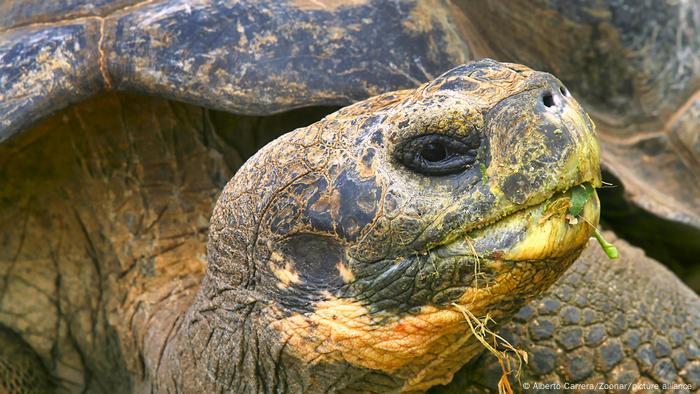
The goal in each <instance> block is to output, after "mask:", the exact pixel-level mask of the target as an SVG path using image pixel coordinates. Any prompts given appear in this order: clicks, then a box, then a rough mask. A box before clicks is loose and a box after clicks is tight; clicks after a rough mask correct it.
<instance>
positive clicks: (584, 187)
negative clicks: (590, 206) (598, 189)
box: [569, 183, 593, 217]
mask: <svg viewBox="0 0 700 394" xmlns="http://www.w3.org/2000/svg"><path fill="white" fill-rule="evenodd" d="M592 195H593V186H591V184H590V183H584V184H581V185H578V186H577V187H575V188H573V189H572V190H571V206H570V207H569V214H571V216H573V217H578V215H580V214H581V212H583V206H584V205H586V203H587V202H588V200H590V199H591V196H592Z"/></svg>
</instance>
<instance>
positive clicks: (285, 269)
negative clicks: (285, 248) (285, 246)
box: [270, 252, 301, 289]
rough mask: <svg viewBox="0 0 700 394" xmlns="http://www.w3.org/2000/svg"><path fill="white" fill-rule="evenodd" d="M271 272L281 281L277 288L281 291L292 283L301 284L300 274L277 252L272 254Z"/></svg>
mask: <svg viewBox="0 0 700 394" xmlns="http://www.w3.org/2000/svg"><path fill="white" fill-rule="evenodd" d="M282 264H284V265H282ZM270 270H271V271H272V273H273V274H274V275H275V277H276V278H277V279H279V283H278V284H277V287H279V288H281V289H286V288H287V287H289V285H290V284H292V283H294V284H299V283H301V279H300V278H299V273H298V272H297V271H296V270H295V269H294V267H293V266H292V264H291V263H289V262H285V261H284V259H283V257H282V255H280V254H279V253H277V252H275V253H272V255H271V256H270Z"/></svg>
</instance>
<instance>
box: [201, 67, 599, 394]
mask: <svg viewBox="0 0 700 394" xmlns="http://www.w3.org/2000/svg"><path fill="white" fill-rule="evenodd" d="M583 183H591V184H593V185H594V186H598V185H599V184H600V169H599V152H598V144H597V141H596V135H595V131H594V126H593V124H592V123H591V121H590V119H589V118H588V116H587V115H586V113H585V112H584V111H583V110H582V109H581V107H580V106H579V104H578V103H577V102H576V101H575V100H574V99H573V98H572V97H571V96H570V95H569V94H568V92H567V90H566V88H564V87H563V85H562V84H561V82H559V81H558V80H557V79H556V78H554V77H553V76H551V75H549V74H546V73H542V72H535V71H532V70H530V69H528V68H526V67H524V66H520V65H514V64H503V63H498V62H495V61H492V60H483V61H479V62H475V63H472V64H469V65H464V66H460V67H457V68H455V69H452V70H450V71H448V72H447V73H445V74H443V75H442V76H440V77H438V78H437V79H435V80H434V81H432V82H430V83H427V84H425V85H423V86H421V87H419V88H418V89H415V90H407V91H399V92H393V93H388V94H384V95H382V96H378V97H375V98H372V99H369V100H366V101H363V102H359V103H357V104H354V105H352V106H350V107H347V108H344V109H341V110H340V111H338V112H336V113H334V114H332V115H329V116H328V117H326V118H325V119H323V120H321V121H320V122H318V123H316V124H313V125H311V126H309V127H306V128H303V129H298V130H296V131H294V132H291V133H289V134H286V135H284V136H283V137H281V138H279V139H277V140H275V141H273V142H272V143H270V144H269V145H267V146H266V147H265V148H263V149H262V150H261V151H260V152H258V153H257V154H256V155H255V156H254V157H252V158H251V159H250V160H249V161H248V162H247V163H246V164H245V165H244V166H243V167H242V168H241V169H240V171H239V172H238V173H237V174H236V176H235V177H234V178H233V180H231V182H230V183H229V184H228V185H227V186H226V188H225V190H224V192H223V194H222V196H221V197H220V199H219V201H218V204H217V206H216V209H215V210H214V215H213V218H212V222H211V228H210V241H209V250H208V251H209V268H208V269H209V275H210V276H211V277H213V278H214V281H213V283H216V284H217V286H219V287H221V288H228V289H234V288H238V289H245V291H246V293H247V294H255V297H257V299H259V300H263V304H264V305H266V307H265V308H266V310H267V313H268V314H269V315H270V316H274V318H269V319H268V322H269V326H268V329H271V330H272V331H273V332H274V333H276V334H275V335H276V336H277V337H278V340H279V341H281V342H284V343H285V344H286V350H287V351H288V352H290V354H292V355H293V356H294V357H297V358H298V359H302V360H305V361H306V362H307V364H305V365H345V366H346V367H347V366H348V365H349V366H352V367H357V368H361V369H369V370H372V371H379V372H381V373H385V374H388V375H391V376H393V377H394V378H398V379H399V380H400V381H401V382H403V383H402V384H406V385H408V386H410V387H411V388H425V387H429V386H430V385H433V384H435V383H438V382H440V381H444V380H449V378H450V377H451V373H452V372H454V371H455V370H456V369H457V368H458V367H459V366H461V365H462V364H464V363H465V362H466V361H468V360H469V358H470V357H471V356H473V355H474V354H475V353H469V352H466V351H465V350H464V349H465V347H468V346H471V345H469V343H470V342H469V341H467V340H463V338H468V337H469V335H466V332H465V327H466V325H465V324H464V320H463V316H462V314H461V313H460V312H459V311H458V310H457V309H455V306H454V305H455V304H457V305H460V306H463V307H465V308H468V309H469V310H470V311H471V312H472V313H473V314H474V315H476V316H485V315H486V314H487V313H488V314H490V316H493V317H494V318H495V319H496V320H498V321H502V320H505V319H507V318H508V317H510V316H511V315H512V314H514V313H515V312H516V311H517V310H518V308H519V307H520V306H521V305H522V304H523V303H524V302H525V301H527V300H528V299H529V298H531V297H534V296H535V295H537V294H538V293H539V292H541V291H543V290H544V289H546V288H547V287H548V286H549V285H550V284H552V283H553V282H554V281H555V280H556V279H557V278H558V277H559V275H560V274H562V273H563V272H564V271H565V269H566V268H567V267H568V266H569V265H570V264H571V263H572V262H573V260H574V259H575V258H576V257H577V256H578V253H579V252H580V251H581V249H582V248H583V247H584V245H585V244H586V242H587V240H588V238H589V237H590V235H591V234H592V228H591V226H590V225H589V224H587V223H585V221H588V222H590V224H592V225H595V224H597V221H598V211H599V207H598V201H597V198H596V197H595V196H594V198H592V199H591V200H589V201H588V202H587V203H586V205H585V206H584V208H583V211H582V214H581V215H582V216H583V219H584V220H581V221H580V222H579V223H578V224H570V223H569V222H568V221H567V220H566V219H565V217H564V215H563V214H561V212H559V213H556V212H555V214H552V213H551V212H550V213H547V212H548V210H547V205H548V203H547V202H548V201H551V200H552V198H553V196H565V195H566V193H567V190H570V189H571V188H573V187H575V186H577V185H580V184H583ZM460 341H461V342H460ZM460 344H461V345H460ZM472 347H473V346H472ZM473 348H474V347H473ZM474 349H475V348H474ZM465 352H466V353H465ZM474 352H476V350H474ZM428 367H430V368H428Z"/></svg>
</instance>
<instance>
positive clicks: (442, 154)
mask: <svg viewBox="0 0 700 394" xmlns="http://www.w3.org/2000/svg"><path fill="white" fill-rule="evenodd" d="M420 155H421V156H423V158H424V159H425V160H427V161H432V162H438V161H442V160H445V159H446V158H447V155H448V152H447V147H445V145H444V144H443V143H441V142H439V141H438V142H431V143H428V144H425V146H423V149H421V151H420Z"/></svg>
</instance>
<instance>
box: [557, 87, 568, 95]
mask: <svg viewBox="0 0 700 394" xmlns="http://www.w3.org/2000/svg"><path fill="white" fill-rule="evenodd" d="M559 91H560V92H561V94H562V96H564V97H567V96H568V95H569V91H568V90H566V88H565V87H563V86H559Z"/></svg>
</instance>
